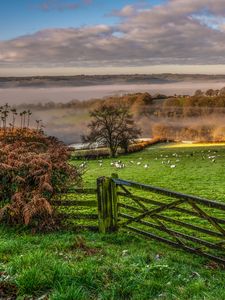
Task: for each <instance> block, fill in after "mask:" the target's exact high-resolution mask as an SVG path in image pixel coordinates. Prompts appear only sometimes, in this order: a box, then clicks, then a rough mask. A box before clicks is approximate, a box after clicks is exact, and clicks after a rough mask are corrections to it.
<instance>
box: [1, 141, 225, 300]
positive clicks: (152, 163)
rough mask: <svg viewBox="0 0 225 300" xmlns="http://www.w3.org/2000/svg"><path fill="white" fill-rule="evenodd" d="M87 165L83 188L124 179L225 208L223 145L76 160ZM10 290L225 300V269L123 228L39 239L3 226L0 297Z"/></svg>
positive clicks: (34, 294)
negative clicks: (103, 179)
mask: <svg viewBox="0 0 225 300" xmlns="http://www.w3.org/2000/svg"><path fill="white" fill-rule="evenodd" d="M84 162H85V173H84V187H96V178H98V177H99V176H110V175H111V174H112V173H117V174H118V175H119V177H120V178H122V179H126V180H132V181H136V182H140V183H145V184H151V185H154V186H159V187H165V188H168V189H171V190H175V191H179V192H184V193H187V194H193V195H197V196H201V197H205V198H208V199H214V200H217V201H222V202H224V192H225V188H224V180H225V172H224V170H225V147H224V145H223V144H218V145H216V144H193V145H188V144H187V145H184V144H162V145H155V146H151V147H149V148H147V149H145V150H144V151H142V152H138V153H133V154H129V155H123V156H119V157H118V158H116V159H111V158H106V159H97V160H90V161H82V160H76V159H74V160H72V161H71V163H72V164H76V165H81V164H83V163H84ZM119 165H120V166H121V165H122V166H123V167H122V168H120V167H118V166H119ZM83 197H84V196H83ZM3 290H4V293H5V295H6V294H7V293H8V295H10V293H11V298H8V299H71V300H75V299H84V300H89V299H110V300H111V299H124V300H125V299H136V300H137V299H138V300H139V299H143V300H144V299H146V300H149V299H165V300H167V299H196V300H197V299H199V300H200V299H201V300H202V299H206V300H208V299H215V300H217V299H225V286H224V269H223V268H222V267H221V266H219V265H217V264H216V263H213V262H210V261H209V260H206V259H204V258H202V257H198V256H195V255H192V254H188V253H185V252H184V251H181V250H174V249H173V248H170V247H169V246H166V245H164V244H161V243H159V242H156V241H153V240H148V239H143V238H141V237H139V236H137V235H133V234H131V233H129V232H126V231H122V230H121V231H119V232H118V233H113V234H105V235H103V234H99V233H93V232H88V231H83V232H72V231H58V232H53V233H48V234H35V235H34V234H32V233H30V232H29V231H28V230H26V229H24V228H18V229H9V228H6V227H3V226H1V227H0V299H4V298H3V297H2V296H1V293H3ZM1 297H2V298H1ZM5 299H7V298H5Z"/></svg>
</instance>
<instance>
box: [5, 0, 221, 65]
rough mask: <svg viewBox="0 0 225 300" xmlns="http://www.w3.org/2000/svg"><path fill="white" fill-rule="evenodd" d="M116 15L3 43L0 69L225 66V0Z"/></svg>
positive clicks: (129, 9)
mask: <svg viewBox="0 0 225 300" xmlns="http://www.w3.org/2000/svg"><path fill="white" fill-rule="evenodd" d="M88 3H90V2H89V1H88ZM117 14H118V16H120V17H121V18H120V21H119V23H118V24H117V25H116V26H108V25H104V24H101V25H98V26H92V27H81V28H68V29H51V30H50V29H46V30H42V31H39V32H37V33H35V34H33V35H29V36H23V37H18V38H16V39H13V40H9V41H1V42H0V66H3V65H4V67H5V66H6V65H8V66H11V67H12V66H16V65H20V66H21V65H23V66H24V67H26V66H27V67H29V66H45V67H48V66H51V67H53V66H55V67H73V66H75V67H99V66H102V67H104V66H114V67H116V66H121V67H124V66H145V65H160V64H184V65H192V64H224V63H225V30H224V17H225V1H224V0H214V1H212V0H198V1H196V0H170V1H168V2H167V3H165V4H162V5H159V6H156V7H151V9H148V8H147V7H145V9H144V10H143V9H141V10H140V7H135V6H125V7H124V8H123V9H122V10H121V11H119V12H117ZM196 16H197V17H196ZM209 16H210V19H209ZM214 25H215V26H214Z"/></svg>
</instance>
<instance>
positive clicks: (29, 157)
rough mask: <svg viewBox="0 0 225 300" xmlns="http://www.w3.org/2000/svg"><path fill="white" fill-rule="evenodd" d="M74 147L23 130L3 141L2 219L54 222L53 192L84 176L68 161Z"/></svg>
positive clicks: (0, 177) (40, 224) (34, 223)
mask: <svg viewBox="0 0 225 300" xmlns="http://www.w3.org/2000/svg"><path fill="white" fill-rule="evenodd" d="M70 154H71V151H70V149H69V148H68V147H67V146H65V145H64V144H63V143H61V142H59V141H58V140H57V139H56V138H54V137H47V136H45V135H44V134H43V133H41V132H37V131H35V130H33V133H32V135H31V130H29V134H27V132H26V131H25V130H24V138H23V137H22V135H21V134H20V135H19V137H18V138H14V139H10V140H9V139H7V137H5V138H4V139H2V140H1V141H0V203H3V202H6V204H5V206H3V207H2V208H1V209H0V221H2V222H6V223H9V224H25V225H32V226H36V227H39V228H43V227H46V226H50V225H53V224H54V220H53V209H52V207H51V204H50V200H51V198H52V196H53V195H54V194H55V193H57V192H60V191H61V190H62V189H66V187H67V186H68V185H69V184H71V182H78V181H79V180H80V179H81V174H80V172H79V170H78V169H77V168H75V167H73V166H71V165H69V163H68V159H69V158H70Z"/></svg>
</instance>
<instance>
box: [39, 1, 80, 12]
mask: <svg viewBox="0 0 225 300" xmlns="http://www.w3.org/2000/svg"><path fill="white" fill-rule="evenodd" d="M79 7H80V3H77V2H65V1H61V0H46V1H43V2H42V3H41V4H40V5H39V6H38V8H39V9H41V10H43V11H47V12H48V11H53V10H57V11H65V10H76V9H78V8H79Z"/></svg>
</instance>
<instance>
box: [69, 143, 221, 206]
mask: <svg viewBox="0 0 225 300" xmlns="http://www.w3.org/2000/svg"><path fill="white" fill-rule="evenodd" d="M117 160H120V161H122V162H123V163H124V164H125V168H123V169H116V168H115V167H114V166H111V163H112V162H114V161H117ZM82 162H83V161H81V160H77V161H76V160H75V161H73V163H75V164H78V165H79V164H81V163H82ZM145 165H147V168H145V167H144V166H145ZM172 165H175V167H174V168H171V166H172ZM115 172H116V173H118V175H119V177H120V178H122V179H126V180H132V181H137V182H140V183H145V184H151V185H155V186H159V187H165V188H168V189H172V190H175V191H179V192H185V193H188V194H194V195H198V196H202V197H206V198H209V199H215V200H220V201H225V196H224V195H225V186H224V182H225V144H194V145H193V144H192V145H191V144H161V145H155V146H151V147H149V148H147V149H145V150H144V151H142V152H137V153H133V154H130V155H123V156H120V157H119V158H117V159H111V158H107V159H103V160H102V162H99V160H91V161H87V167H86V172H85V175H84V184H85V186H92V187H93V186H95V184H96V178H97V177H99V176H110V175H111V173H115Z"/></svg>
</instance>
